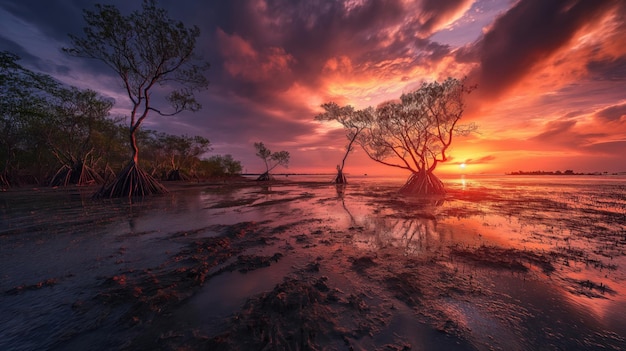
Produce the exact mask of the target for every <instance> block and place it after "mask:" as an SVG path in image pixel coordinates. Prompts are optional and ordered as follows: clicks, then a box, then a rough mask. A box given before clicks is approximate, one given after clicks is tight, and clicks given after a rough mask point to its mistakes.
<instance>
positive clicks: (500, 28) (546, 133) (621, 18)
mask: <svg viewBox="0 0 626 351" xmlns="http://www.w3.org/2000/svg"><path fill="white" fill-rule="evenodd" d="M97 2H99V3H104V4H112V5H115V6H116V7H118V8H119V9H120V11H121V12H122V13H124V14H128V13H130V12H131V11H133V10H137V9H139V8H140V5H141V2H140V1H138V0H137V1H128V0H108V1H107V0H102V1H92V0H55V1H47V2H45V4H46V6H45V7H44V6H42V3H43V2H41V1H39V0H1V1H0V50H8V51H11V52H13V53H15V54H18V55H19V56H20V57H21V58H22V59H21V61H20V63H21V64H22V65H24V66H26V67H28V68H30V69H32V70H35V71H38V72H42V73H46V74H49V75H51V76H53V77H55V78H57V79H59V80H60V81H62V82H64V83H67V84H70V85H74V86H77V87H80V88H90V89H94V90H96V91H98V92H99V93H100V94H101V95H103V96H106V97H108V98H113V99H115V102H116V104H115V107H114V109H113V114H114V115H119V116H125V115H128V114H129V109H130V102H129V101H128V98H127V97H126V96H125V95H124V90H123V89H122V88H121V85H120V82H119V81H118V80H117V79H116V77H115V75H114V73H113V72H112V71H110V70H108V69H107V67H105V66H103V65H102V64H100V63H99V62H97V61H94V60H88V59H84V58H77V57H70V56H68V55H67V54H65V53H63V52H62V51H61V48H63V47H68V46H70V40H69V36H68V34H74V35H80V34H81V33H82V28H83V27H84V26H85V21H84V18H83V9H94V7H93V5H94V4H95V3H97ZM158 5H159V6H161V7H163V8H165V9H167V10H168V13H169V15H170V17H171V18H173V19H175V20H180V21H182V22H183V23H184V24H185V25H187V26H193V25H195V26H198V27H199V28H200V31H201V35H200V37H199V38H198V42H197V44H196V52H197V53H198V54H199V55H200V56H201V57H202V58H203V59H205V60H206V61H208V62H209V63H210V64H211V68H210V70H208V71H207V72H206V76H207V78H208V79H209V81H210V85H209V88H208V89H207V90H205V91H202V92H200V93H199V94H198V95H197V98H198V100H199V101H200V103H201V104H202V106H203V108H202V110H200V111H199V112H196V113H191V112H188V113H187V112H186V113H182V114H179V115H176V116H174V117H162V116H157V115H151V116H149V117H148V118H147V119H146V120H145V122H144V127H145V128H149V129H154V130H157V131H163V132H168V133H171V134H177V135H182V134H187V135H202V136H204V137H206V138H208V139H209V140H210V141H211V143H212V145H213V151H212V152H211V153H209V154H207V156H211V155H214V154H231V155H233V157H234V158H235V159H237V160H240V161H241V162H242V165H243V168H244V172H250V173H255V172H256V173H258V172H262V171H264V165H263V162H262V161H261V160H260V159H259V158H257V157H256V156H255V150H254V146H253V144H254V142H258V141H262V142H264V144H265V145H266V146H267V147H268V148H269V149H271V150H272V151H281V150H286V151H289V152H290V154H291V162H290V165H289V168H288V169H284V170H279V169H277V171H278V172H281V171H286V172H294V173H304V172H323V173H333V172H334V171H335V167H336V165H337V164H338V163H340V162H341V159H342V157H343V154H344V152H345V146H346V144H347V139H346V137H345V133H344V131H343V130H342V129H341V128H340V127H339V126H337V125H334V124H332V123H330V124H328V123H326V124H325V123H320V122H317V121H315V120H314V116H315V115H316V114H318V113H320V112H322V110H321V108H320V105H321V104H323V103H325V102H330V101H334V102H336V103H338V104H340V105H352V106H354V107H356V108H365V107H368V106H373V107H375V106H377V105H378V104H380V103H382V102H385V101H389V100H392V99H397V98H399V97H400V95H401V94H402V93H404V92H409V91H412V90H414V89H416V88H417V87H419V86H420V85H421V84H422V83H423V82H431V81H435V80H436V81H443V80H444V79H446V78H447V77H455V78H464V77H466V79H467V82H468V84H472V85H473V84H476V86H477V89H476V90H474V91H473V92H472V93H471V94H470V95H468V96H467V97H466V99H465V102H466V109H465V112H464V114H463V117H462V119H461V122H462V123H475V124H476V125H477V126H478V130H477V132H476V133H473V134H472V135H470V136H467V137H459V138H456V139H455V140H454V141H453V144H452V147H451V149H450V151H449V153H448V156H449V160H448V162H446V163H444V164H441V165H439V166H438V168H437V171H436V172H439V173H442V174H445V173H450V174H461V173H465V174H482V173H487V174H502V173H506V172H511V171H518V170H522V171H533V170H546V171H556V170H561V171H563V170H566V169H573V170H575V171H577V172H596V171H599V172H610V173H613V172H624V171H626V35H624V33H626V1H621V0H593V1H589V0H563V1H559V0H551V1H546V0H517V1H511V0H477V1H473V0H418V1H409V0H336V1H331V0H230V1H192V0H187V1H180V0H160V1H159V2H158ZM461 164H465V167H463V168H461V167H460V165H461ZM345 172H347V173H348V174H362V173H368V174H381V175H385V174H397V173H398V171H397V170H395V169H391V168H389V167H385V166H383V165H380V164H378V163H375V162H374V161H371V160H369V159H368V158H367V156H366V155H365V153H364V152H363V151H361V150H359V149H358V148H357V149H356V150H355V151H354V152H353V153H352V154H351V155H350V156H349V157H348V160H347V163H346V168H345ZM407 176H408V174H407Z"/></svg>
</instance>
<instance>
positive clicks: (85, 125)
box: [42, 88, 114, 186]
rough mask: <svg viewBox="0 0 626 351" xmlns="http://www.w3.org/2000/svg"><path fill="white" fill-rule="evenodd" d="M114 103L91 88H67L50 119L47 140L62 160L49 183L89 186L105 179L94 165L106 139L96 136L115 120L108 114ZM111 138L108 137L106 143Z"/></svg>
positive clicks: (51, 149)
mask: <svg viewBox="0 0 626 351" xmlns="http://www.w3.org/2000/svg"><path fill="white" fill-rule="evenodd" d="M111 107H113V102H112V101H110V100H106V99H103V98H101V97H99V96H98V95H97V93H96V92H94V91H92V90H79V89H76V88H71V89H64V90H63V91H62V92H61V94H60V96H59V104H58V105H57V106H56V109H55V111H54V113H53V115H52V116H50V118H48V119H47V121H46V125H47V127H44V128H42V130H45V131H46V132H45V141H46V144H47V145H48V147H49V149H50V151H51V152H52V153H53V155H54V156H55V157H56V159H57V160H59V162H60V163H61V168H60V169H59V170H58V171H57V172H56V173H55V175H54V176H53V177H52V179H51V181H50V185H52V186H56V185H68V184H76V185H89V184H101V183H103V182H104V179H103V178H102V176H101V175H100V174H99V173H98V171H97V170H96V169H95V168H94V165H95V163H97V161H99V160H100V159H101V157H102V156H103V155H102V152H101V150H103V149H105V145H104V144H103V142H105V140H103V138H98V137H96V134H98V133H100V130H103V129H105V128H106V127H105V125H106V124H112V123H114V122H113V121H112V120H109V119H108V118H107V117H108V115H109V111H110V110H111ZM110 142H112V141H110V140H107V141H106V143H110Z"/></svg>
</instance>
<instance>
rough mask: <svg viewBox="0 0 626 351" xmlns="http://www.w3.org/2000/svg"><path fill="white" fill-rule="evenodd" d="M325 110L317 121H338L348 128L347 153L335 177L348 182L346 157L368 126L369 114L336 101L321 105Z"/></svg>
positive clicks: (338, 182) (336, 180)
mask: <svg viewBox="0 0 626 351" xmlns="http://www.w3.org/2000/svg"><path fill="white" fill-rule="evenodd" d="M321 107H322V108H323V109H324V111H325V112H323V113H320V114H318V115H316V116H315V120H316V121H320V122H329V121H336V122H338V123H339V124H341V125H342V126H343V127H344V129H345V130H346V137H347V138H348V140H349V141H348V145H347V146H346V153H345V154H344V156H343V159H342V160H341V164H340V165H337V176H336V177H335V180H334V181H335V183H337V184H342V183H346V182H347V180H346V176H345V175H344V173H343V169H344V167H345V165H346V159H347V158H348V154H350V152H351V151H353V150H354V147H353V144H354V142H355V141H356V139H357V138H358V136H359V134H361V132H362V131H363V130H364V129H365V128H367V126H368V125H369V123H370V120H371V119H370V118H369V115H368V114H367V113H366V112H364V111H360V110H355V109H354V107H352V106H343V107H341V106H339V105H337V104H336V103H334V102H329V103H325V104H322V106H321Z"/></svg>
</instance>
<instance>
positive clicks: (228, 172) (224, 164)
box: [199, 154, 242, 177]
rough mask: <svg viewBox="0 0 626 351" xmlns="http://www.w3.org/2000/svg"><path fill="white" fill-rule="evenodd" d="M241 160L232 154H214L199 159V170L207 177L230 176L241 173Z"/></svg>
mask: <svg viewBox="0 0 626 351" xmlns="http://www.w3.org/2000/svg"><path fill="white" fill-rule="evenodd" d="M241 170H242V167H241V162H240V161H237V160H235V159H234V158H233V156H232V155H229V154H227V155H224V156H222V155H214V156H211V157H209V158H208V159H205V160H200V165H199V171H200V172H201V173H204V175H205V176H207V177H231V176H235V175H237V174H241Z"/></svg>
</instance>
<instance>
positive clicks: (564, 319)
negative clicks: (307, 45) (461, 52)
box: [0, 177, 626, 350]
mask: <svg viewBox="0 0 626 351" xmlns="http://www.w3.org/2000/svg"><path fill="white" fill-rule="evenodd" d="M294 178H295V179H294ZM400 185H401V183H399V184H395V183H389V182H387V181H383V180H372V179H367V180H363V179H357V180H354V181H351V183H349V184H347V185H343V186H337V185H334V184H331V183H329V182H328V181H326V180H319V179H313V180H311V179H308V180H306V179H297V177H291V178H290V179H286V178H284V179H280V180H274V181H271V182H256V181H252V180H245V179H244V180H237V181H226V182H214V183H201V184H187V183H168V184H166V186H167V187H168V189H170V193H169V194H165V195H162V196H154V197H147V198H144V199H141V200H138V199H134V200H133V201H130V200H129V199H116V200H93V199H91V194H92V193H93V191H94V189H93V188H75V187H68V188H58V189H43V188H42V189H20V190H11V191H7V192H3V193H0V219H1V224H0V266H1V267H2V273H1V275H0V286H1V289H0V330H1V332H2V337H0V349H3V350H35V349H52V350H69V349H91V350H98V349H99V350H108V349H129V350H130V349H132V350H143V349H146V350H148V349H172V350H184V349H210V350H249V349H262V350H285V349H289V350H294V349H331V350H333V349H335V350H348V349H363V350H376V349H379V350H408V349H413V350H416V349H417V350H420V349H427V350H431V349H446V350H491V349H506V350H528V349H626V327H625V326H624V324H623V321H624V320H626V270H624V267H625V266H626V249H625V246H626V179H623V178H622V179H620V178H615V179H613V178H577V177H569V178H563V177H560V178H559V177H544V178H540V179H538V178H522V177H500V178H493V179H490V178H481V179H472V178H469V177H468V178H467V179H465V178H463V179H459V180H448V181H446V187H447V188H448V193H447V194H446V195H445V196H442V197H436V198H419V199H418V198H408V197H403V196H400V195H398V194H397V190H398V188H399V186H400Z"/></svg>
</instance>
